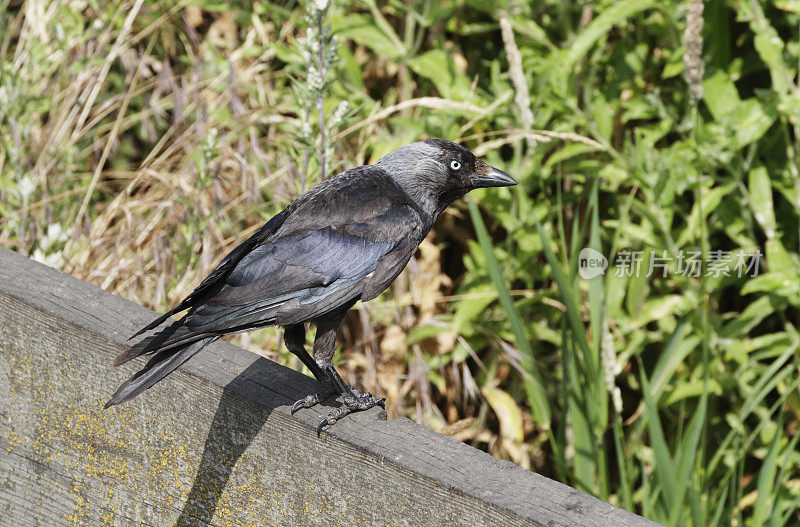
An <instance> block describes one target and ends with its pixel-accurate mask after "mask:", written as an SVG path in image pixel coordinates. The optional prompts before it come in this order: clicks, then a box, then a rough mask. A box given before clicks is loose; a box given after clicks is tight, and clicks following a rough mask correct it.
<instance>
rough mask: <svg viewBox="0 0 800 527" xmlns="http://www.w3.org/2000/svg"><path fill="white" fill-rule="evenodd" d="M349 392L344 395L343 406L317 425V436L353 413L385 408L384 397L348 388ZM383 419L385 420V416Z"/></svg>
mask: <svg viewBox="0 0 800 527" xmlns="http://www.w3.org/2000/svg"><path fill="white" fill-rule="evenodd" d="M350 390H351V393H348V394H345V396H344V405H343V406H341V407H340V408H337V409H336V410H334V411H333V412H331V413H329V414H328V416H327V417H326V418H325V419H323V420H322V421H320V423H319V425H317V436H319V435H320V433H322V431H323V430H324V429H325V427H328V426H331V425H332V424H334V423H335V422H336V421H338V420H339V419H341V418H342V417H345V416H347V415H350V414H352V413H354V412H363V411H364V410H369V409H370V408H372V407H373V406H380V407H381V408H385V404H386V399H385V398H384V397H375V396H373V395H372V394H371V393H369V392H367V393H364V394H362V393H361V392H359V391H358V390H356V389H355V388H350ZM383 418H384V419H386V417H385V414H384V417H383Z"/></svg>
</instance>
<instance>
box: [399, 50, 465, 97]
mask: <svg viewBox="0 0 800 527" xmlns="http://www.w3.org/2000/svg"><path fill="white" fill-rule="evenodd" d="M408 66H409V67H410V68H411V69H412V70H413V71H414V73H416V74H417V75H420V76H422V77H425V78H426V79H429V80H430V81H432V82H433V84H434V86H436V91H438V92H439V94H440V95H441V96H442V97H445V98H447V99H454V100H460V101H469V102H471V103H473V104H480V102H479V101H477V100H476V97H475V94H473V93H472V91H471V90H470V83H469V79H468V78H467V76H466V75H464V74H463V73H461V72H460V71H458V68H457V67H456V65H455V63H454V62H453V59H452V58H451V57H450V55H449V54H448V53H447V52H446V51H444V50H442V49H434V50H431V51H428V52H426V53H423V54H422V55H419V56H417V57H414V58H413V59H411V60H409V61H408Z"/></svg>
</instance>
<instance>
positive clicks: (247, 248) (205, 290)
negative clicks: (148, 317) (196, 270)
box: [131, 210, 286, 338]
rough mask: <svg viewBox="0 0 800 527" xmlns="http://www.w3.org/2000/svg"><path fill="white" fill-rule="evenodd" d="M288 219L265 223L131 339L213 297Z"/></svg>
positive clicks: (282, 215) (277, 217) (281, 215)
mask: <svg viewBox="0 0 800 527" xmlns="http://www.w3.org/2000/svg"><path fill="white" fill-rule="evenodd" d="M285 217H286V211H285V210H283V211H281V212H280V213H279V214H276V215H275V216H273V217H272V218H270V220H269V221H268V222H267V223H265V224H264V225H263V226H262V227H261V228H260V229H259V230H258V231H256V232H255V234H253V235H252V236H250V237H249V238H248V239H247V240H245V241H244V242H242V243H241V244H239V245H238V246H237V247H236V248H235V249H233V250H232V251H231V252H230V253H228V254H227V256H225V258H223V259H222V261H221V262H220V263H219V264H218V265H217V266H216V267H215V268H214V270H213V271H211V273H210V274H209V275H208V276H206V277H205V278H204V279H203V281H202V282H200V285H198V286H197V287H196V288H195V289H194V290H193V291H192V292H191V293H190V294H189V295H188V296H187V297H186V298H184V299H183V300H182V301H181V302H180V303H179V304H178V305H177V306H175V307H174V308H172V309H170V310H169V311H167V312H166V313H164V314H163V315H161V316H159V317H158V318H157V319H155V320H154V321H153V322H151V323H150V324H148V325H147V326H145V327H143V328H142V329H140V330H139V331H137V332H136V333H135V334H134V335H133V336H132V337H131V338H135V337H137V336H139V335H141V334H142V333H144V332H145V331H149V330H151V329H154V328H156V327H158V326H160V325H161V324H162V323H164V322H165V321H166V320H167V319H168V318H169V317H171V316H172V315H174V314H175V313H179V312H181V311H184V310H186V309H190V308H192V307H193V306H196V305H199V304H201V303H202V302H203V300H204V299H205V298H208V297H211V296H213V295H214V294H215V293H217V292H218V291H219V289H220V288H221V287H222V286H223V285H224V279H225V277H226V276H227V275H228V274H229V273H230V272H231V271H232V270H233V269H234V268H235V267H236V265H237V264H238V263H239V262H240V261H241V260H242V258H244V257H245V256H246V255H248V254H249V253H250V252H251V251H253V250H254V249H255V248H257V247H258V246H259V245H260V244H261V243H263V242H264V240H266V239H268V238H269V237H270V236H271V235H273V234H274V233H275V231H276V230H277V229H278V228H279V227H280V226H281V225H282V224H283V220H284V218H285Z"/></svg>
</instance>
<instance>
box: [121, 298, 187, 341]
mask: <svg viewBox="0 0 800 527" xmlns="http://www.w3.org/2000/svg"><path fill="white" fill-rule="evenodd" d="M178 307H180V306H178ZM177 311H178V308H177V307H176V308H175V309H172V310H170V311H167V312H166V313H164V314H163V315H161V316H159V317H158V318H157V319H155V320H154V321H152V322H150V323H149V324H147V325H146V326H145V327H143V328H142V329H140V330H139V331H137V332H136V333H134V334H133V335H131V336H130V337H129V338H128V340H131V339H135V338H136V337H138V336H139V335H141V334H142V333H145V332H147V331H150V330H151V329H155V328H157V327H158V326H160V325H161V324H162V323H163V322H165V321H166V320H167V319H168V318H169V317H171V316H172V315H173V314H175V313H176V312H177Z"/></svg>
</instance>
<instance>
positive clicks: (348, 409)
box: [106, 139, 517, 432]
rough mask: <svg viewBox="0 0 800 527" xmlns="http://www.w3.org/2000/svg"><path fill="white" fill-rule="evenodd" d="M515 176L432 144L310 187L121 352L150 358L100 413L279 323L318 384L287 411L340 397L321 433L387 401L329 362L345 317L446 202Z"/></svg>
mask: <svg viewBox="0 0 800 527" xmlns="http://www.w3.org/2000/svg"><path fill="white" fill-rule="evenodd" d="M516 183H517V182H516V181H515V180H514V179H513V178H512V177H511V176H509V175H508V174H506V173H505V172H503V171H501V170H498V169H496V168H493V167H490V166H489V165H487V164H486V163H484V162H483V161H481V160H480V159H477V158H476V157H475V155H473V154H472V153H471V152H470V151H469V150H467V149H466V148H464V147H463V146H460V145H457V144H455V143H452V142H450V141H445V140H442V139H430V140H427V141H420V142H417V143H412V144H410V145H406V146H403V147H400V148H398V149H397V150H394V151H392V152H390V153H388V154H386V155H385V156H383V157H381V158H380V159H379V160H378V161H377V163H375V164H374V165H365V166H360V167H357V168H353V169H350V170H347V171H345V172H343V173H341V174H339V175H338V176H335V177H333V178H331V179H328V180H327V181H325V182H323V183H321V184H319V185H317V186H316V187H314V188H312V189H310V190H309V191H307V192H306V193H304V194H303V195H301V196H300V197H299V198H297V199H296V200H294V201H293V202H292V203H291V204H290V205H289V206H288V207H286V209H284V210H283V211H282V212H280V213H279V214H277V215H276V216H274V217H273V218H272V219H270V220H269V221H268V222H267V223H266V224H265V225H264V226H263V227H261V228H260V229H259V230H258V231H257V232H256V233H255V234H253V235H252V236H251V237H250V238H248V239H247V240H245V241H244V242H243V243H242V244H241V245H239V246H238V247H236V248H235V249H234V250H233V251H231V252H230V254H228V255H227V256H226V257H225V258H224V259H223V260H222V262H220V264H219V265H218V266H217V267H216V268H215V269H214V270H213V271H212V272H211V274H210V275H208V277H206V278H205V280H203V281H202V282H201V283H200V285H199V286H198V287H197V288H196V289H195V290H194V291H192V293H191V294H190V295H189V296H187V297H186V298H185V299H184V300H183V301H182V302H181V303H180V304H178V305H177V306H176V307H175V308H173V309H171V310H170V311H168V312H167V313H164V314H163V315H162V316H160V317H158V318H157V319H156V320H155V321H153V322H152V323H151V324H148V325H147V326H146V327H145V328H143V329H142V330H141V331H139V332H138V333H136V335H134V336H133V337H136V336H138V335H141V334H142V333H144V332H146V331H149V330H152V329H155V328H157V327H158V326H160V325H161V324H163V323H164V322H166V321H167V320H168V319H169V317H170V316H171V315H173V314H175V313H179V312H181V311H186V313H185V314H184V316H183V317H181V318H180V319H179V320H177V321H172V322H171V323H170V324H169V325H168V326H167V327H166V328H164V329H162V330H161V331H159V332H158V333H156V334H155V335H153V336H150V337H147V338H144V339H143V340H141V341H140V342H138V343H137V344H135V345H134V346H132V347H131V348H130V349H128V350H127V351H125V352H123V353H122V354H120V355H119V356H118V357H117V358H116V361H115V362H114V365H115V366H118V365H120V364H123V363H125V362H128V361H129V360H131V359H133V358H135V357H138V356H140V355H148V356H151V357H150V360H149V361H148V362H147V364H145V366H144V368H142V369H141V370H140V371H139V372H138V373H137V374H136V375H134V376H133V377H132V378H131V379H129V380H128V381H127V382H125V383H124V384H123V385H122V386H120V387H119V389H118V390H117V391H116V393H114V395H113V396H112V397H111V400H109V401H108V403H106V408H108V407H109V406H112V405H114V404H119V403H121V402H124V401H127V400H128V399H131V398H133V397H135V396H136V395H138V394H140V393H141V392H143V391H144V390H146V389H147V388H150V387H151V386H153V385H154V384H155V383H157V382H158V381H160V380H161V379H163V378H164V377H166V376H167V375H169V374H170V373H171V372H172V371H173V370H175V369H176V368H177V367H178V366H180V365H181V364H183V363H184V362H186V361H187V360H188V359H189V358H191V357H192V356H193V355H194V354H196V353H197V352H198V351H200V350H201V349H202V348H203V347H205V346H206V345H208V344H209V343H211V342H214V341H215V340H217V339H218V338H220V337H221V336H222V335H227V334H229V333H239V332H243V331H250V330H253V329H256V328H262V327H265V326H271V325H280V326H283V329H284V336H285V342H286V347H287V348H288V349H289V351H291V352H292V353H293V354H295V355H297V357H299V358H300V360H301V361H303V364H305V365H306V366H307V367H308V368H309V369H310V370H311V372H312V373H313V374H314V377H316V378H317V380H318V381H319V382H320V383H321V390H320V391H319V392H318V393H315V394H312V395H309V396H308V397H306V398H304V399H300V400H299V401H297V402H296V403H295V404H294V406H293V407H292V413H294V412H295V411H297V410H298V409H299V408H310V407H312V406H314V405H316V404H318V403H319V402H320V401H322V400H324V399H326V398H327V397H329V396H332V395H342V398H343V401H344V405H343V406H342V407H340V408H339V409H338V410H336V411H334V412H332V413H330V414H329V415H328V416H327V417H326V418H325V419H324V420H322V422H320V424H319V427H318V429H317V430H318V432H319V431H320V430H322V429H323V428H324V427H325V426H328V425H331V424H333V423H335V422H336V421H337V420H338V419H340V418H342V417H343V416H345V415H347V414H349V413H352V412H356V411H361V410H366V409H368V408H371V407H373V406H375V405H380V406H383V405H384V401H385V399H383V398H377V397H373V396H372V395H371V394H369V393H364V394H362V393H360V392H359V391H358V390H356V389H354V388H351V387H350V386H348V385H347V384H346V383H345V382H344V380H343V379H342V378H341V377H340V376H339V374H338V372H337V371H336V369H335V368H334V366H333V364H332V362H331V359H332V358H333V354H334V352H335V340H336V330H337V328H338V327H339V324H340V323H341V322H342V319H343V318H344V315H345V313H347V311H348V310H349V309H350V308H351V307H352V306H353V304H355V303H356V302H357V301H359V300H362V301H367V300H371V299H373V298H375V297H377V296H378V295H379V294H380V293H381V292H382V291H383V290H384V289H386V288H387V287H388V286H389V284H391V283H392V282H393V281H394V279H395V278H397V276H398V275H399V274H400V272H401V271H402V270H403V268H404V267H405V266H406V264H407V263H408V261H409V259H410V258H411V256H412V255H413V254H414V251H415V250H416V249H417V246H418V245H419V244H420V242H422V240H423V239H424V238H425V236H426V235H427V234H428V232H429V231H430V230H431V227H433V223H434V221H436V218H437V217H438V216H439V214H441V213H442V211H443V210H444V209H445V207H447V206H448V205H449V204H450V203H452V202H453V200H455V199H456V198H459V197H461V196H463V195H464V194H466V193H467V192H469V191H470V190H473V189H476V188H481V187H505V186H509V185H515V184H516ZM306 322H313V323H314V324H315V325H316V328H317V330H316V337H315V340H314V348H313V349H314V358H313V359H312V358H311V356H310V355H309V354H308V352H307V351H306V349H305V326H304V324H305V323H306ZM133 337H131V338H133Z"/></svg>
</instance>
